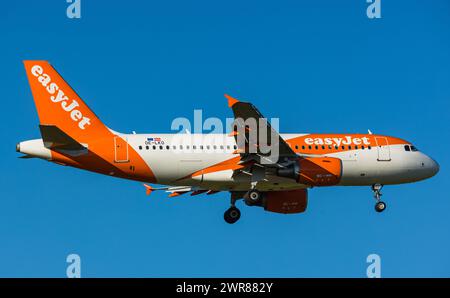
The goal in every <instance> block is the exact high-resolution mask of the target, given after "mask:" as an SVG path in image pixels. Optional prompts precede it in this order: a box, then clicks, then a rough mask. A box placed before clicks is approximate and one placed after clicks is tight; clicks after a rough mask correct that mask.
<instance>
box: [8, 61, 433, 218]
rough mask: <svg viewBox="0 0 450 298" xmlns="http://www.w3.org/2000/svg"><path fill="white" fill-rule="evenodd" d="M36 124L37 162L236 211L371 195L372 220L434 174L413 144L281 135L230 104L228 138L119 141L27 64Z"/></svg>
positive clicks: (294, 207)
mask: <svg viewBox="0 0 450 298" xmlns="http://www.w3.org/2000/svg"><path fill="white" fill-rule="evenodd" d="M24 64H25V70H26V73H27V76H28V80H29V84H30V86H31V91H32V94H33V98H34V102H35V104H36V108H37V112H38V115H39V120H40V125H39V128H40V132H41V137H42V138H40V139H35V140H29V141H24V142H20V143H18V144H17V148H16V150H17V151H18V152H20V153H23V154H24V155H23V156H22V157H23V158H31V157H38V158H42V159H45V160H48V161H51V162H54V163H56V164H59V165H66V166H72V167H76V168H80V169H84V170H88V171H93V172H97V173H100V174H105V175H110V176H114V177H120V178H125V179H131V180H137V181H142V182H144V183H154V184H161V185H167V186H166V187H159V188H154V187H152V186H150V185H148V184H144V185H145V187H146V192H147V194H150V193H151V192H152V191H157V190H158V191H161V190H163V191H167V192H168V193H169V197H175V196H179V195H187V194H190V195H191V196H194V195H199V194H206V195H211V194H214V193H217V192H229V193H230V196H231V207H230V208H229V209H228V210H227V211H226V212H225V214H224V218H225V221H226V222H228V223H235V222H236V221H237V220H238V219H239V218H240V211H239V209H238V208H236V206H235V203H236V201H237V200H239V199H243V200H244V201H245V203H246V204H247V205H249V206H258V207H262V208H263V209H264V210H266V211H271V212H277V213H301V212H304V211H305V210H306V206H307V202H308V189H309V188H312V187H325V186H364V185H366V186H371V189H372V192H373V194H374V197H375V201H376V204H375V210H376V211H378V212H381V211H383V210H385V209H386V204H385V203H384V202H383V201H381V200H380V197H381V188H382V187H383V185H387V184H400V183H408V182H415V181H419V180H423V179H427V178H430V177H432V176H434V175H435V174H436V173H437V172H438V171H439V165H438V164H437V162H435V161H434V160H433V159H432V158H430V157H428V156H427V155H425V154H424V153H422V152H420V151H419V150H417V148H416V147H415V146H414V145H412V144H411V143H410V142H408V141H405V140H402V139H399V138H395V137H390V136H383V135H375V134H371V133H369V134H278V133H277V132H276V130H275V129H273V128H272V127H271V125H270V124H269V122H268V121H267V120H266V119H265V118H264V117H263V116H262V115H261V114H260V112H259V111H258V110H257V109H256V108H255V107H254V106H253V105H252V104H250V103H246V102H241V101H238V100H237V99H234V98H232V97H230V96H228V95H226V97H227V98H228V105H229V107H230V108H231V109H232V110H233V113H234V118H235V122H233V129H232V132H231V133H229V134H189V133H187V134H155V133H153V134H123V133H119V132H116V131H114V130H112V129H110V128H108V127H107V126H106V125H105V124H103V123H102V122H101V121H100V119H99V118H98V117H97V116H96V115H95V114H94V112H93V111H91V110H90V109H89V107H88V106H87V105H86V104H85V103H84V102H83V101H82V100H81V98H80V97H79V96H78V95H77V94H76V93H75V91H74V90H73V89H72V88H71V87H70V86H69V85H68V84H67V83H66V82H65V81H64V79H63V78H62V77H61V76H60V75H59V74H58V73H57V72H56V70H55V69H54V68H53V67H52V66H51V65H50V64H49V63H48V62H46V61H24Z"/></svg>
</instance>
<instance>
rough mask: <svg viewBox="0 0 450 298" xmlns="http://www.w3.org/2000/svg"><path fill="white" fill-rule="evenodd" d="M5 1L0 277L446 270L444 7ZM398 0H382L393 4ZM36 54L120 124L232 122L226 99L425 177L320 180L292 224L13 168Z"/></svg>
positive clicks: (156, 126)
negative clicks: (358, 142)
mask: <svg viewBox="0 0 450 298" xmlns="http://www.w3.org/2000/svg"><path fill="white" fill-rule="evenodd" d="M122 2H123V3H122V4H117V3H116V1H106V0H103V1H99V0H96V1H87V0H82V18H81V19H79V20H73V19H68V18H67V17H66V14H65V10H66V5H67V4H66V3H65V1H63V0H60V1H25V2H24V1H20V2H18V1H9V2H8V3H5V4H3V8H2V10H1V12H0V28H1V29H0V30H1V31H2V45H1V47H0V54H1V56H2V57H3V59H2V68H1V71H0V81H1V82H2V83H1V86H2V88H1V89H2V104H3V106H2V112H1V117H0V119H1V120H0V121H1V126H0V127H1V128H0V129H1V135H2V139H3V141H2V145H1V146H0V150H1V151H0V153H1V156H3V163H2V171H0V181H1V182H0V183H1V187H0V193H1V208H0V239H1V245H0V276H2V277H22V276H26V277H41V276H44V277H64V276H65V272H66V266H67V264H66V262H65V259H66V256H67V255H68V254H70V253H77V254H79V255H80V256H81V261H82V276H84V277H121V276H126V277H140V276H145V277H199V276H206V277H221V276H224V277H256V276H264V277H365V272H366V267H367V264H366V257H367V255H369V254H371V253H377V254H379V255H380V257H381V262H382V276H384V277H400V276H401V277H419V276H425V277H444V276H445V277H449V276H450V256H449V254H448V252H449V251H450V237H449V229H450V216H449V212H450V197H449V195H448V189H446V188H445V187H446V185H445V183H448V182H447V181H448V178H449V170H448V167H449V165H450V157H449V154H448V148H449V145H450V142H449V138H450V135H449V128H448V125H449V107H450V84H449V82H450V56H449V53H450V38H449V37H450V4H449V2H448V1H446V0H436V1H432V2H429V1H413V0H409V1H406V0H405V1H384V0H383V1H382V19H377V20H369V19H368V18H367V16H366V13H365V10H366V7H367V4H366V1H363V0H358V1H331V0H329V1H261V0H258V1H235V0H228V1H136V0H133V1H131V0H130V1H122ZM394 2H395V3H394ZM25 59H42V60H48V61H50V62H51V63H52V64H53V66H54V67H55V68H56V69H57V70H58V71H59V72H60V73H61V74H62V75H63V77H64V78H65V79H66V80H67V81H68V82H69V83H70V84H71V85H72V87H73V88H74V89H75V90H76V91H77V93H78V94H79V95H80V96H81V97H82V98H83V99H84V100H85V101H86V102H87V104H88V105H89V106H90V107H91V108H92V109H93V110H94V111H95V112H96V114H97V115H98V116H99V117H100V118H101V119H102V120H103V121H104V122H105V123H106V124H107V125H108V126H110V127H111V128H113V129H115V130H117V131H121V132H131V131H132V130H135V131H136V132H170V125H171V122H172V120H173V119H174V118H176V117H188V118H192V117H193V110H194V109H202V110H203V114H204V117H219V118H221V119H225V118H226V117H230V116H231V111H230V110H229V109H228V107H227V103H226V100H225V98H224V97H223V94H224V93H229V94H231V95H233V96H235V97H237V98H240V99H244V100H249V101H252V102H253V103H254V104H255V105H256V106H258V107H259V109H260V110H261V112H262V113H263V114H264V115H265V116H266V117H279V118H280V128H281V131H282V132H330V133H332V132H336V133H341V132H348V133H358V132H362V133H364V132H366V131H367V129H371V130H372V131H373V132H375V133H378V134H387V135H393V136H398V137H401V138H404V139H407V140H409V141H411V142H413V143H414V144H415V145H417V147H419V148H420V149H421V150H422V151H424V152H425V153H426V154H429V155H430V156H432V157H433V158H434V159H436V160H437V161H438V162H439V164H440V166H441V170H440V172H439V174H438V175H437V176H436V177H433V178H432V179H430V180H426V181H423V182H419V183H415V184H409V185H398V186H387V187H385V188H384V197H383V199H384V200H385V201H386V202H387V204H388V209H387V210H386V211H385V212H384V213H382V214H377V213H375V212H374V209H373V207H374V201H373V198H372V193H371V191H370V189H369V188H368V187H345V188H344V187H335V188H322V189H319V188H316V189H313V190H312V191H311V192H310V202H309V206H308V210H307V212H306V213H304V214H299V215H290V216H284V215H279V214H271V213H266V212H263V210H261V209H259V208H249V207H246V206H244V205H243V204H242V202H240V203H239V206H242V208H241V211H242V218H241V220H240V221H239V222H238V223H237V224H235V225H228V224H226V223H225V222H224V221H223V212H224V210H225V209H227V208H228V204H229V195H228V194H226V193H221V194H217V195H214V196H197V197H192V198H191V197H179V198H174V199H167V198H166V195H165V194H158V193H155V194H153V195H152V196H150V197H146V196H145V190H144V188H143V187H142V185H141V184H140V183H137V182H132V181H126V180H119V179H115V178H111V177H106V176H101V175H96V174H93V173H89V172H84V171H79V170H76V169H72V168H66V167H60V166H57V165H54V164H51V163H48V162H45V161H42V160H37V159H36V160H21V159H18V158H17V157H18V156H19V154H17V153H16V152H15V151H14V146H15V144H16V143H17V142H19V141H22V140H26V139H32V138H38V137H40V136H39V130H38V117H37V114H36V111H35V107H34V103H33V100H32V97H31V92H30V89H29V87H28V82H27V79H26V75H25V72H24V69H23V65H22V60H25Z"/></svg>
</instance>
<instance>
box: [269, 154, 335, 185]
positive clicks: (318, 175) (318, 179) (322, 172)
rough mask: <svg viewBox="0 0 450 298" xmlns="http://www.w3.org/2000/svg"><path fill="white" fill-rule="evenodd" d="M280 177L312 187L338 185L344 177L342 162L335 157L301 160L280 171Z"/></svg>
mask: <svg viewBox="0 0 450 298" xmlns="http://www.w3.org/2000/svg"><path fill="white" fill-rule="evenodd" d="M277 173H278V175H279V176H280V177H286V178H292V179H295V180H296V181H297V182H298V183H302V184H306V185H311V186H330V185H336V184H338V183H339V181H340V180H341V176H342V161H341V160H340V159H339V158H335V157H307V158H301V159H299V160H298V162H297V163H296V164H294V165H293V166H291V167H289V168H285V169H280V170H278V172H277Z"/></svg>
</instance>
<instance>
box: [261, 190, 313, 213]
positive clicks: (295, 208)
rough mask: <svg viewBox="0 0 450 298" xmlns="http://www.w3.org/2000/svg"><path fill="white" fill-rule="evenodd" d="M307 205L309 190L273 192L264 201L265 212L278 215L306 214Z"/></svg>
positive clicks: (267, 194)
mask: <svg viewBox="0 0 450 298" xmlns="http://www.w3.org/2000/svg"><path fill="white" fill-rule="evenodd" d="M307 205H308V190H307V189H296V190H285V191H271V192H268V193H266V195H265V197H264V199H263V207H264V210H266V211H270V212H276V213H284V214H288V213H301V212H305V210H306V207H307Z"/></svg>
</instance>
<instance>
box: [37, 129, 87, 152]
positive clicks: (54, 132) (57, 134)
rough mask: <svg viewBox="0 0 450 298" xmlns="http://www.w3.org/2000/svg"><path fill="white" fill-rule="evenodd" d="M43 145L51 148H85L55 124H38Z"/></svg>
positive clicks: (72, 149) (71, 149)
mask: <svg viewBox="0 0 450 298" xmlns="http://www.w3.org/2000/svg"><path fill="white" fill-rule="evenodd" d="M39 129H40V130H41V136H42V140H43V141H44V146H45V147H46V148H48V149H52V150H70V151H80V150H86V149H87V148H86V147H85V146H83V145H82V144H80V143H78V142H77V141H75V140H74V139H73V138H71V137H70V136H69V135H67V134H66V133H65V132H63V131H62V130H61V129H59V128H58V127H57V126H55V125H39Z"/></svg>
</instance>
